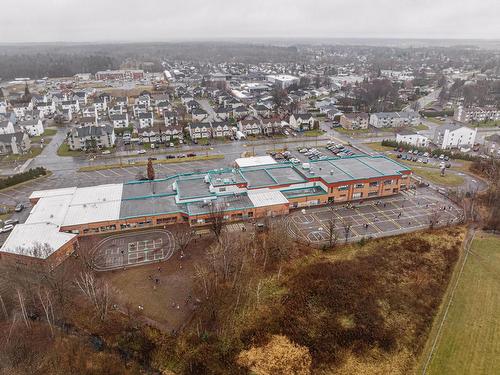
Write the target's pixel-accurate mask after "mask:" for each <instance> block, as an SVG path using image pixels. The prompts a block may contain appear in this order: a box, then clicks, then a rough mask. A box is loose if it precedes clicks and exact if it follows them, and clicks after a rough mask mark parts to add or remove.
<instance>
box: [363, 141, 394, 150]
mask: <svg viewBox="0 0 500 375" xmlns="http://www.w3.org/2000/svg"><path fill="white" fill-rule="evenodd" d="M364 144H365V145H367V146H368V147H370V148H371V149H372V150H373V151H379V152H385V151H392V150H393V149H394V148H393V147H390V146H382V145H381V144H380V142H370V143H364Z"/></svg>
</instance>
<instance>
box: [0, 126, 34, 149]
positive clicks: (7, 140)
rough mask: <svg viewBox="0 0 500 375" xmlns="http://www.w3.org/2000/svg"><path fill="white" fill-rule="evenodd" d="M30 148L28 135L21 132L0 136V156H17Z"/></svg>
mask: <svg viewBox="0 0 500 375" xmlns="http://www.w3.org/2000/svg"><path fill="white" fill-rule="evenodd" d="M30 148H31V143H30V139H29V137H28V134H26V133H23V132H17V133H9V134H0V154H2V155H10V154H14V155H19V154H23V153H25V152H26V151H28V150H29V149H30Z"/></svg>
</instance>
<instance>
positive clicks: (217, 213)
mask: <svg viewBox="0 0 500 375" xmlns="http://www.w3.org/2000/svg"><path fill="white" fill-rule="evenodd" d="M209 208H210V209H209V217H208V219H209V225H210V230H211V231H212V233H213V234H214V235H215V238H216V239H217V242H220V239H221V234H222V230H223V228H224V202H215V201H212V202H210V203H209Z"/></svg>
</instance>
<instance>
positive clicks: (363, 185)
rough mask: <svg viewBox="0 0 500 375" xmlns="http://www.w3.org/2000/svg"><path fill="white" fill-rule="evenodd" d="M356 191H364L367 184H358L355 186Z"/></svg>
mask: <svg viewBox="0 0 500 375" xmlns="http://www.w3.org/2000/svg"><path fill="white" fill-rule="evenodd" d="M354 187H355V188H356V189H363V188H364V187H365V184H356V185H354Z"/></svg>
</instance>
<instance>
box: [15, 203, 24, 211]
mask: <svg viewBox="0 0 500 375" xmlns="http://www.w3.org/2000/svg"><path fill="white" fill-rule="evenodd" d="M22 210H24V204H22V203H19V204H18V205H17V206H16V208H14V211H16V212H21V211H22Z"/></svg>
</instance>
